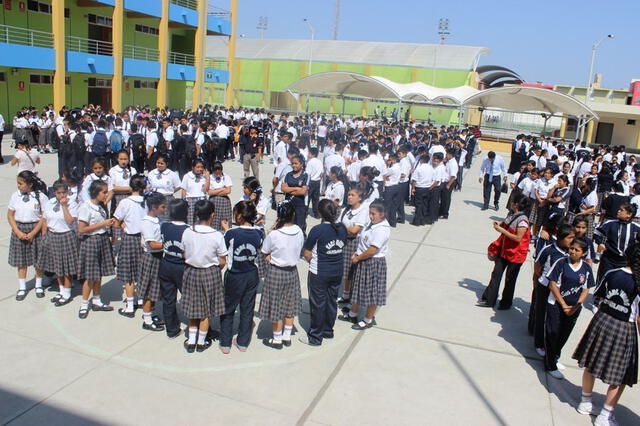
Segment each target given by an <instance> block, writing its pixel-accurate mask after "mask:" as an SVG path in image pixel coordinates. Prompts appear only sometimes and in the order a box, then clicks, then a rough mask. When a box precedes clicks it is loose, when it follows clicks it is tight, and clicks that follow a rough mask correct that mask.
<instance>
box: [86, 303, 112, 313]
mask: <svg viewBox="0 0 640 426" xmlns="http://www.w3.org/2000/svg"><path fill="white" fill-rule="evenodd" d="M91 310H92V311H95V312H111V311H113V306H109V305H94V304H91Z"/></svg>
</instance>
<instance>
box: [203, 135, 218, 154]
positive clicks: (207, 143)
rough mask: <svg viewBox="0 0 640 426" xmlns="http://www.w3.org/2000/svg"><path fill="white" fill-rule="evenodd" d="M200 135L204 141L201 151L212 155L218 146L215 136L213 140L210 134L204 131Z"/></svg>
mask: <svg viewBox="0 0 640 426" xmlns="http://www.w3.org/2000/svg"><path fill="white" fill-rule="evenodd" d="M202 136H203V138H204V142H202V152H204V153H206V154H209V155H212V154H213V153H215V152H216V149H217V147H218V144H217V140H218V138H215V140H213V139H211V136H209V135H208V134H206V133H203V134H202Z"/></svg>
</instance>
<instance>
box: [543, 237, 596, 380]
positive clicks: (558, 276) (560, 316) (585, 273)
mask: <svg viewBox="0 0 640 426" xmlns="http://www.w3.org/2000/svg"><path fill="white" fill-rule="evenodd" d="M586 253H587V243H586V241H584V240H583V239H580V238H575V239H574V240H573V242H572V243H571V246H569V257H564V258H561V259H559V260H557V261H556V263H554V264H553V266H552V267H551V269H550V270H549V272H548V274H547V279H548V280H549V291H550V292H549V298H548V299H547V314H546V319H545V325H544V348H545V356H544V366H545V369H546V370H547V373H549V375H551V377H553V378H556V379H562V378H563V377H564V376H563V375H562V373H561V372H560V371H558V359H560V353H561V351H562V348H563V347H564V345H565V343H567V340H568V339H569V335H570V334H571V331H572V330H573V327H574V326H575V325H576V321H577V320H578V316H579V315H580V311H581V310H582V304H583V303H584V301H585V300H586V299H587V296H589V288H591V287H593V286H595V280H594V278H593V271H592V270H591V267H590V266H589V265H588V264H587V263H586V262H584V261H583V260H582V258H583V257H584V256H585V255H586Z"/></svg>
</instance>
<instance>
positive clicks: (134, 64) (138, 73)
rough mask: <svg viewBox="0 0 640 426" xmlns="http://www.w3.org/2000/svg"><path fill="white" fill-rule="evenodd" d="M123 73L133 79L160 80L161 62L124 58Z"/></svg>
mask: <svg viewBox="0 0 640 426" xmlns="http://www.w3.org/2000/svg"><path fill="white" fill-rule="evenodd" d="M122 73H123V75H127V76H132V77H147V78H160V62H153V61H142V60H140V59H130V58H124V61H123V64H122Z"/></svg>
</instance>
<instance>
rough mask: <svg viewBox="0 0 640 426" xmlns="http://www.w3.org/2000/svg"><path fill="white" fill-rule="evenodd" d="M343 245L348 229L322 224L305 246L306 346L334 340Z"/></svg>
mask: <svg viewBox="0 0 640 426" xmlns="http://www.w3.org/2000/svg"><path fill="white" fill-rule="evenodd" d="M346 242H347V228H346V227H345V226H344V224H342V223H337V224H331V223H321V224H319V225H316V226H314V227H313V228H312V229H311V231H310V232H309V236H308V238H307V240H306V241H305V243H304V249H305V250H309V251H311V253H312V257H311V261H310V262H309V273H308V275H307V286H308V288H309V308H310V311H311V323H310V325H309V330H308V331H307V335H308V336H309V343H311V344H314V345H320V344H322V339H323V338H324V337H328V338H332V337H333V326H334V324H335V321H336V313H337V311H338V304H337V302H336V300H337V298H338V290H339V288H340V283H341V282H342V274H343V270H344V267H343V262H344V261H345V259H344V256H343V252H344V247H345V245H346Z"/></svg>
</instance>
